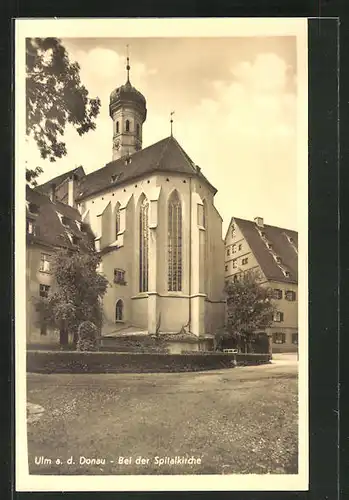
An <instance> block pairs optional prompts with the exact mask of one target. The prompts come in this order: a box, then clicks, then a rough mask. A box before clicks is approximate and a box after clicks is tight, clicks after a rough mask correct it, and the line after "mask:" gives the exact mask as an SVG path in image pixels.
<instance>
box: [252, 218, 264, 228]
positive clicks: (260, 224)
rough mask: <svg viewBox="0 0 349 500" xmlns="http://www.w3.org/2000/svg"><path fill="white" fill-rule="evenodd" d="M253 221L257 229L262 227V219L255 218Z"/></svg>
mask: <svg viewBox="0 0 349 500" xmlns="http://www.w3.org/2000/svg"><path fill="white" fill-rule="evenodd" d="M254 221H255V223H256V225H257V226H258V227H264V221H263V217H255V219H254Z"/></svg>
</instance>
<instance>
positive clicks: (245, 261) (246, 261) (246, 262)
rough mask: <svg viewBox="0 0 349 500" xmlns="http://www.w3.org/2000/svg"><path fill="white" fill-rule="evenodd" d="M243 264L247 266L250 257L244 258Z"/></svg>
mask: <svg viewBox="0 0 349 500" xmlns="http://www.w3.org/2000/svg"><path fill="white" fill-rule="evenodd" d="M241 264H242V265H243V266H245V265H246V264H248V257H246V258H245V259H242V261H241Z"/></svg>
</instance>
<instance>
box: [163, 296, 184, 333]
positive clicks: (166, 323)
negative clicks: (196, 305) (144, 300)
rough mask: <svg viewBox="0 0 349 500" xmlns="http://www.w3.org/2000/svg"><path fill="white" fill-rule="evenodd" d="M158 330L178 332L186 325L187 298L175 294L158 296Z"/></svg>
mask: <svg viewBox="0 0 349 500" xmlns="http://www.w3.org/2000/svg"><path fill="white" fill-rule="evenodd" d="M158 304H159V314H160V331H162V332H165V333H178V332H180V331H181V329H182V328H183V327H184V326H186V325H188V320H189V298H188V297H187V296H184V297H180V296H178V295H177V296H176V295H172V296H171V295H168V296H166V297H159V300H158Z"/></svg>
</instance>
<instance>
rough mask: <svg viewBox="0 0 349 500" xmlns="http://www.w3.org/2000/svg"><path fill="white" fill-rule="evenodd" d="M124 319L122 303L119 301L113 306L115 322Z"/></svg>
mask: <svg viewBox="0 0 349 500" xmlns="http://www.w3.org/2000/svg"><path fill="white" fill-rule="evenodd" d="M123 319H124V303H123V302H122V300H121V299H119V300H118V301H117V303H116V305H115V321H123Z"/></svg>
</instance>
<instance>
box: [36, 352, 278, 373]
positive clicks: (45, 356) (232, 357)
mask: <svg viewBox="0 0 349 500" xmlns="http://www.w3.org/2000/svg"><path fill="white" fill-rule="evenodd" d="M269 360H270V356H269V355H266V354H260V355H258V354H223V353H215V352H210V353H204V354H202V353H192V354H163V353H111V352H78V351H27V371H28V372H36V373H152V372H153V373H154V372H189V371H203V370H216V369H220V368H232V367H233V366H236V364H238V365H241V364H243V365H245V364H260V363H268V362H269Z"/></svg>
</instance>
